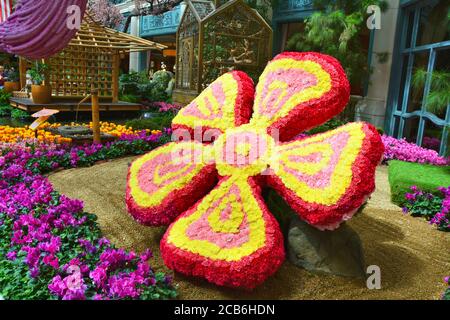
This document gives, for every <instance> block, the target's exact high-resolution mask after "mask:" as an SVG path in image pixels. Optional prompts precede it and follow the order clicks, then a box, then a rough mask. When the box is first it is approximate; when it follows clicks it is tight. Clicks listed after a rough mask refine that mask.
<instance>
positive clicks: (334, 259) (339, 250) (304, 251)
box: [287, 217, 366, 278]
mask: <svg viewBox="0 0 450 320" xmlns="http://www.w3.org/2000/svg"><path fill="white" fill-rule="evenodd" d="M287 239H288V243H287V254H288V259H289V261H291V262H292V263H293V264H294V265H296V266H298V267H302V268H305V269H306V270H309V271H311V272H313V273H319V274H333V275H338V276H344V277H353V278H365V277H366V274H365V262H364V253H363V249H362V245H361V239H360V238H359V236H358V234H357V233H356V232H355V231H354V230H353V229H351V228H350V227H349V226H348V225H346V224H345V223H343V224H342V225H341V227H339V228H338V229H337V230H334V231H320V230H318V229H316V228H314V227H312V226H310V225H309V224H307V223H306V222H304V221H302V220H300V218H298V217H294V218H293V219H292V220H291V223H290V226H289V231H288V237H287Z"/></svg>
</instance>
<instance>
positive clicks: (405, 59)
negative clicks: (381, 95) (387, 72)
mask: <svg viewBox="0 0 450 320" xmlns="http://www.w3.org/2000/svg"><path fill="white" fill-rule="evenodd" d="M408 60H409V54H406V55H404V56H403V64H402V77H401V79H400V90H399V97H398V104H397V110H399V111H401V110H402V107H403V96H404V93H405V84H406V76H407V74H408Z"/></svg>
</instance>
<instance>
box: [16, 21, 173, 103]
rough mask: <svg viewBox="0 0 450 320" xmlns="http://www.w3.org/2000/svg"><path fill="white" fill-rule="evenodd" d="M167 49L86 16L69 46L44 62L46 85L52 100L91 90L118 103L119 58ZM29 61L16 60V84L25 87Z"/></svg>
mask: <svg viewBox="0 0 450 320" xmlns="http://www.w3.org/2000/svg"><path fill="white" fill-rule="evenodd" d="M166 48H167V47H166V46H164V45H162V44H159V43H156V42H153V41H149V40H145V39H141V38H138V37H135V36H132V35H129V34H126V33H123V32H119V31H116V30H113V29H110V28H107V27H104V26H102V25H101V24H100V23H98V22H96V21H95V20H94V19H93V18H92V16H91V15H90V14H89V13H86V14H85V17H84V19H83V22H82V25H81V28H80V29H79V31H78V32H77V34H76V35H75V37H74V38H73V39H72V40H71V41H70V43H69V45H68V46H67V47H66V48H65V49H64V50H63V51H62V52H60V53H58V54H57V55H55V56H53V57H51V58H49V59H46V60H45V61H44V62H45V63H46V64H48V65H49V66H50V74H49V76H48V79H46V82H47V83H50V85H51V86H52V96H53V97H55V98H81V97H85V96H87V95H89V93H90V90H91V88H92V87H94V88H96V89H98V92H99V97H100V98H104V99H106V98H108V99H112V102H113V103H116V102H118V100H119V71H120V59H121V58H122V57H124V56H125V54H127V53H130V52H138V51H148V50H163V49H166ZM31 63H32V62H31V61H27V60H25V59H22V58H21V59H20V83H21V87H22V88H23V87H25V85H26V72H27V69H28V68H29V67H30V64H31Z"/></svg>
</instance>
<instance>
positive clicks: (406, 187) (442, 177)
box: [389, 160, 450, 206]
mask: <svg viewBox="0 0 450 320" xmlns="http://www.w3.org/2000/svg"><path fill="white" fill-rule="evenodd" d="M389 184H390V186H391V200H392V202H393V203H395V204H397V205H400V206H403V205H405V203H406V199H405V194H406V193H408V192H409V191H410V187H411V186H417V187H418V188H419V189H420V190H422V191H425V192H430V193H433V194H436V195H439V191H437V188H438V187H441V186H449V185H450V166H432V165H428V164H419V163H411V162H404V161H398V160H391V161H389Z"/></svg>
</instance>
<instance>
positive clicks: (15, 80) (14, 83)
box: [3, 68, 20, 93]
mask: <svg viewBox="0 0 450 320" xmlns="http://www.w3.org/2000/svg"><path fill="white" fill-rule="evenodd" d="M3 89H4V90H5V91H6V92H8V93H11V92H13V91H19V90H20V82H19V72H18V71H17V70H15V69H14V68H11V69H10V70H9V71H8V72H7V73H6V81H5V83H4V88H3Z"/></svg>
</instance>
